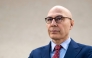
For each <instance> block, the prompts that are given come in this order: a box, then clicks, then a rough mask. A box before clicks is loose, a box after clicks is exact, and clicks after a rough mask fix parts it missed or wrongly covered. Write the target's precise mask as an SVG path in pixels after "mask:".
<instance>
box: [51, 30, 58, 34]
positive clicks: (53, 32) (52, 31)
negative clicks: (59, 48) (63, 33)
mask: <svg viewBox="0 0 92 58" xmlns="http://www.w3.org/2000/svg"><path fill="white" fill-rule="evenodd" d="M50 32H51V34H57V33H58V32H59V31H57V30H51V31H50Z"/></svg>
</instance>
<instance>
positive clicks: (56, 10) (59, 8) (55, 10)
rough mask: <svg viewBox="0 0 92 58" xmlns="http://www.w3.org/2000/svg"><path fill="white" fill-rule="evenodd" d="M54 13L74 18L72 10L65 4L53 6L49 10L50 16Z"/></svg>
mask: <svg viewBox="0 0 92 58" xmlns="http://www.w3.org/2000/svg"><path fill="white" fill-rule="evenodd" d="M54 13H56V14H55V15H57V14H62V16H64V17H69V18H72V14H71V12H70V11H69V10H68V9H67V8H65V7H63V6H54V7H52V8H51V9H50V11H49V12H48V16H50V15H52V14H53V15H54Z"/></svg>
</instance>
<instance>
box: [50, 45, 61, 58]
mask: <svg viewBox="0 0 92 58" xmlns="http://www.w3.org/2000/svg"><path fill="white" fill-rule="evenodd" d="M61 48H62V46H61V45H56V46H55V48H54V49H55V53H54V55H53V57H52V58H59V54H60V49H61Z"/></svg>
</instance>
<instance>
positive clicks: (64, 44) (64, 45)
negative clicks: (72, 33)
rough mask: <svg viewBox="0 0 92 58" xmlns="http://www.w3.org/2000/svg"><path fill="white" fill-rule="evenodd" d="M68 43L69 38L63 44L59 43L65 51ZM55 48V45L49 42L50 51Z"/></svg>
mask: <svg viewBox="0 0 92 58" xmlns="http://www.w3.org/2000/svg"><path fill="white" fill-rule="evenodd" d="M70 41H71V39H70V37H69V38H68V39H67V40H66V41H64V42H63V43H61V44H60V45H61V46H62V47H63V49H65V50H67V48H68V45H69V43H70ZM55 46H56V44H55V43H54V42H52V41H51V47H52V48H51V51H53V50H54V47H55Z"/></svg>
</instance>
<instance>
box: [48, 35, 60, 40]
mask: <svg viewBox="0 0 92 58" xmlns="http://www.w3.org/2000/svg"><path fill="white" fill-rule="evenodd" d="M50 38H51V39H54V40H59V39H60V38H59V36H56V35H51V36H50Z"/></svg>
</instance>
